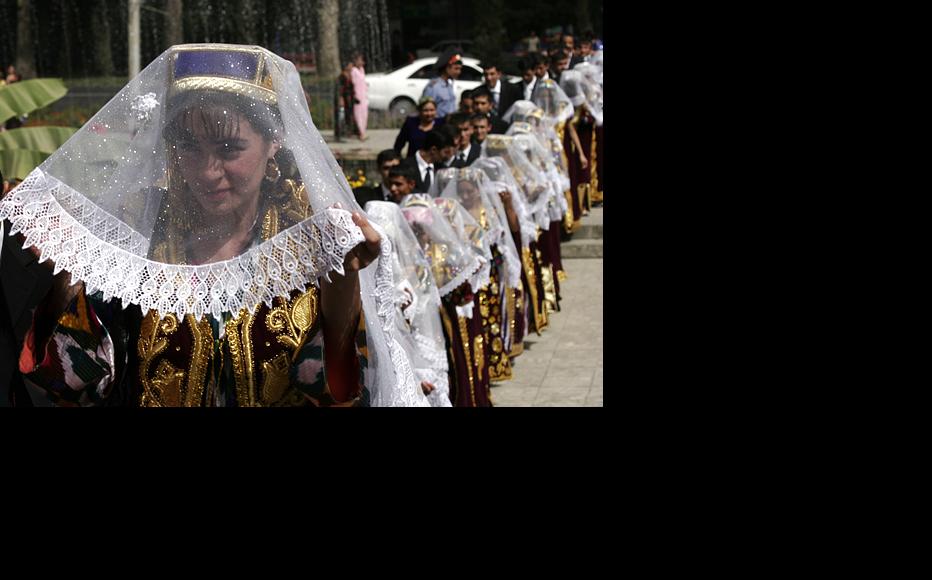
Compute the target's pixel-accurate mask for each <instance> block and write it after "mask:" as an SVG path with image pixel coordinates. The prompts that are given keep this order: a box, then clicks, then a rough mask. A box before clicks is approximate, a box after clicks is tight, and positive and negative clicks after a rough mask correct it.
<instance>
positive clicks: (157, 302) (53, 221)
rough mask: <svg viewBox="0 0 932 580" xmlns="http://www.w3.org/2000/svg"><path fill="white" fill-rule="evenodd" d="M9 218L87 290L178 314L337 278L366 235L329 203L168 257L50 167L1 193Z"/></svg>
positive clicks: (219, 308)
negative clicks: (206, 249)
mask: <svg viewBox="0 0 932 580" xmlns="http://www.w3.org/2000/svg"><path fill="white" fill-rule="evenodd" d="M0 219H9V220H10V223H11V224H12V228H11V231H10V235H13V234H16V233H19V232H22V233H23V235H25V237H26V241H25V243H24V247H29V246H35V247H37V248H38V249H39V250H40V252H41V255H40V258H39V261H40V262H44V261H45V260H53V261H54V262H55V268H54V271H55V273H56V274H57V273H58V272H59V271H61V270H67V271H68V272H70V273H71V279H72V283H74V282H77V281H83V282H84V284H85V286H86V290H87V292H88V294H92V293H94V292H97V291H101V292H102V293H103V297H104V300H109V299H111V298H119V299H120V300H121V301H122V303H123V306H124V307H125V306H127V305H128V304H138V305H139V306H140V307H141V308H142V310H143V312H146V311H148V310H156V311H158V312H159V314H160V315H163V316H164V315H167V314H171V313H173V314H176V315H177V316H178V317H181V316H183V315H185V314H193V315H194V316H195V317H196V318H200V317H201V316H202V315H204V314H211V315H213V316H214V317H215V318H218V319H219V318H221V316H222V313H224V312H233V313H235V312H238V311H239V310H240V309H242V308H252V307H253V306H255V305H256V304H258V303H259V302H265V303H266V304H267V305H268V306H270V307H271V304H272V300H273V298H275V297H283V298H285V297H288V296H289V295H290V294H291V292H292V291H294V290H304V289H305V288H306V287H307V285H308V284H310V283H315V284H316V283H317V279H318V278H319V277H320V276H324V277H325V278H326V279H327V280H329V279H330V276H329V273H330V272H331V271H334V272H337V273H339V274H341V275H342V274H343V273H344V271H343V259H344V258H345V256H346V253H347V252H349V251H350V250H351V249H352V248H353V247H354V246H355V245H356V244H358V243H359V242H361V241H363V240H364V237H363V235H362V231H361V230H360V229H359V227H357V226H356V225H355V224H354V223H353V219H352V214H351V213H350V212H348V211H346V210H342V209H334V208H329V209H326V210H324V211H322V212H319V213H317V214H315V215H313V216H312V217H311V218H310V219H308V220H305V221H303V222H301V223H300V224H297V225H295V226H292V227H291V228H289V229H287V230H285V231H283V232H281V233H279V234H278V235H277V236H275V237H274V238H272V239H270V240H268V241H266V242H263V243H262V244H260V245H258V246H256V247H254V248H252V249H250V250H249V251H247V252H245V253H244V254H242V255H240V256H237V257H236V258H233V259H231V260H226V261H223V262H216V263H213V264H203V265H199V266H187V265H176V264H164V263H161V262H155V261H152V260H149V259H147V258H146V257H145V254H146V252H147V251H148V241H147V240H146V238H145V237H144V236H141V235H140V234H139V233H138V232H135V231H134V230H132V229H131V228H129V227H128V226H126V224H124V223H123V222H121V221H120V220H118V219H117V218H115V217H113V216H112V215H110V214H108V213H107V212H105V211H104V210H102V209H101V208H100V207H98V206H96V205H95V204H93V203H92V202H91V201H90V200H88V199H87V198H86V197H84V196H83V195H81V194H80V193H78V192H76V191H74V190H73V189H71V188H70V187H68V186H67V185H65V184H64V183H62V182H60V181H58V180H57V179H55V178H54V177H52V176H50V175H47V174H45V173H44V172H43V171H42V170H41V169H35V170H34V171H33V172H32V173H30V174H29V176H28V177H27V178H26V180H25V181H23V183H22V184H21V185H20V186H19V187H17V188H16V190H15V191H14V192H12V193H11V194H9V195H7V197H6V198H5V199H4V200H3V201H2V202H0ZM389 272H390V269H389Z"/></svg>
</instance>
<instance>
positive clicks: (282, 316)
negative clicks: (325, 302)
mask: <svg viewBox="0 0 932 580" xmlns="http://www.w3.org/2000/svg"><path fill="white" fill-rule="evenodd" d="M316 320H317V292H316V288H313V287H312V288H311V289H310V290H308V291H307V292H305V293H303V294H301V295H300V296H298V297H297V298H295V299H293V300H291V301H289V302H284V301H281V303H279V305H278V306H276V307H275V308H273V309H272V310H271V311H269V314H268V316H266V318H265V325H266V328H268V329H269V330H270V331H272V332H275V333H279V334H278V335H277V336H276V337H275V340H277V341H278V342H279V344H282V345H284V346H286V347H288V348H290V349H291V350H292V360H294V359H295V358H296V357H297V355H298V351H299V350H300V349H301V345H303V344H304V341H305V340H306V338H307V333H308V331H309V330H311V328H312V327H313V326H314V322H315V321H316Z"/></svg>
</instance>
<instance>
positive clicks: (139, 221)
mask: <svg viewBox="0 0 932 580" xmlns="http://www.w3.org/2000/svg"><path fill="white" fill-rule="evenodd" d="M335 204H340V206H341V207H342V209H339V208H337V207H334V206H335ZM358 209H359V206H358V205H357V204H356V202H355V200H354V198H353V195H352V191H351V190H350V187H349V184H348V183H347V182H346V179H345V178H344V177H343V172H342V170H341V169H340V167H339V166H338V165H337V163H336V160H335V159H334V158H333V155H332V154H331V153H330V150H329V149H328V148H327V146H326V144H325V143H324V140H323V139H322V138H321V136H320V134H319V133H318V131H317V129H316V128H315V126H314V123H313V121H312V120H311V116H310V112H309V110H308V105H307V101H306V99H305V96H304V89H303V87H302V85H301V80H300V77H299V76H298V72H297V70H296V69H295V67H294V65H293V64H292V63H291V62H289V61H286V60H284V59H282V58H280V57H278V56H277V55H275V54H273V53H271V52H269V51H267V50H265V49H263V48H261V47H256V46H237V45H220V44H192V45H180V46H175V47H172V48H170V49H168V50H167V51H165V52H164V53H163V54H162V55H161V56H159V57H158V58H157V59H155V61H153V62H152V63H151V64H149V65H148V66H147V67H146V68H145V69H144V70H143V71H142V72H141V73H140V74H139V75H138V76H136V77H135V78H134V79H133V80H132V81H130V82H129V84H127V85H126V86H125V87H124V88H123V89H122V90H121V91H120V92H119V93H118V94H117V95H116V96H115V97H114V98H113V99H112V100H111V101H110V102H108V103H107V104H106V105H105V106H104V107H103V108H102V109H101V110H100V111H99V112H98V113H97V114H96V115H94V117H93V118H91V119H90V121H88V122H87V123H86V124H85V125H84V126H83V127H81V129H79V130H78V131H77V132H76V133H75V134H74V135H73V136H72V137H71V139H69V140H68V141H67V142H66V143H65V144H64V145H63V146H62V147H61V148H60V149H59V150H58V151H56V152H55V153H54V154H53V155H52V156H50V157H49V158H48V159H47V160H46V161H45V162H43V163H42V164H41V165H40V166H39V167H38V168H37V169H35V170H34V171H33V172H32V173H31V174H30V175H29V176H28V177H27V178H26V180H25V181H24V182H23V183H22V184H21V185H20V186H19V187H18V188H17V189H16V190H15V191H13V192H11V194H9V195H8V196H7V197H6V198H5V199H4V200H3V201H2V203H0V216H2V218H3V219H10V221H11V223H12V224H13V228H12V231H11V232H10V233H11V234H12V233H17V232H22V233H23V234H24V235H25V237H26V244H25V245H26V246H27V247H28V246H36V247H37V248H38V249H39V250H40V251H41V259H42V260H45V259H48V258H50V259H52V260H54V262H55V269H56V271H58V270H62V269H63V270H66V271H68V272H69V273H70V274H71V280H72V282H74V281H77V280H80V281H83V282H84V284H85V287H86V290H87V292H88V294H93V293H95V292H98V291H99V292H101V294H102V296H103V299H105V300H108V299H111V298H117V299H120V300H121V301H122V304H123V305H124V307H125V306H126V305H128V304H131V303H132V304H138V305H139V306H140V307H141V308H142V310H143V312H146V311H148V310H150V309H151V310H157V311H158V312H159V313H161V314H163V315H165V314H168V313H174V314H176V315H179V316H180V315H184V314H193V315H194V316H195V317H200V316H202V315H204V314H210V315H212V316H214V317H216V318H220V316H221V315H222V313H224V312H231V313H236V312H238V311H240V310H241V309H243V308H252V307H254V306H255V305H257V304H258V303H260V302H265V303H266V304H269V305H270V304H271V301H272V300H273V298H275V297H288V296H289V294H290V293H291V292H292V291H294V290H304V289H305V288H306V287H307V285H308V284H317V283H318V282H317V281H318V277H320V276H324V277H328V278H329V275H330V272H338V273H342V272H343V265H342V264H343V260H344V256H345V254H346V253H347V252H348V251H349V250H350V249H352V248H353V247H354V246H355V245H356V244H357V243H359V242H361V241H362V240H363V236H362V232H361V231H360V229H359V228H358V227H357V226H356V225H355V224H354V223H353V221H352V217H351V214H350V212H351V211H354V210H358ZM250 224H251V227H250ZM237 226H239V227H241V228H242V227H246V228H250V229H249V230H248V233H249V234H250V236H251V237H250V236H246V237H245V238H244V239H243V240H242V241H240V240H239V239H235V238H232V237H231V232H233V231H235V230H236V228H237ZM390 258H391V253H390V247H389V245H388V244H383V247H382V254H381V257H380V259H378V260H377V261H375V262H374V263H372V264H370V266H369V267H368V268H366V269H365V270H364V271H362V272H360V286H361V290H362V302H363V309H364V312H365V317H366V324H367V331H368V341H369V344H368V347H369V348H368V353H369V369H368V371H367V372H366V378H367V379H366V380H367V387H368V388H369V391H370V395H371V397H372V399H371V400H372V402H373V404H375V405H407V404H418V401H417V397H416V393H415V392H413V391H412V387H416V384H415V383H414V379H413V374H412V372H411V368H410V365H409V364H407V362H406V361H405V356H404V352H403V351H402V349H401V348H400V346H399V345H398V344H397V343H396V342H395V341H394V339H393V331H394V328H393V327H394V307H393V305H392V303H391V292H392V288H391V286H392V276H391V261H390Z"/></svg>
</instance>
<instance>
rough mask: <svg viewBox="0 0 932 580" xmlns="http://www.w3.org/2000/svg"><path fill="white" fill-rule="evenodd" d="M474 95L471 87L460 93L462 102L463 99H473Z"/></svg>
mask: <svg viewBox="0 0 932 580" xmlns="http://www.w3.org/2000/svg"><path fill="white" fill-rule="evenodd" d="M472 95H473V90H471V89H467V90H465V91H463V92H462V94H460V102H462V101H463V99H472Z"/></svg>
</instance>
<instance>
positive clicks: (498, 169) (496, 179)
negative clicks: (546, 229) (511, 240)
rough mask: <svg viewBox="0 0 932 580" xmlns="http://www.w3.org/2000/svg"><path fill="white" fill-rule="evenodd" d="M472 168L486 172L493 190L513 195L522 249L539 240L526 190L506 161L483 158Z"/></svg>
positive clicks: (512, 199)
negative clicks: (520, 184)
mask: <svg viewBox="0 0 932 580" xmlns="http://www.w3.org/2000/svg"><path fill="white" fill-rule="evenodd" d="M471 167H474V168H476V169H480V170H482V171H484V172H485V174H486V175H487V176H488V178H489V179H490V180H491V186H492V189H493V190H495V191H507V192H508V193H510V194H511V205H512V207H513V208H514V211H515V214H516V215H517V216H518V228H519V230H520V233H521V235H520V238H519V239H520V240H521V247H522V248H527V247H530V243H531V242H532V241H534V240H535V239H537V224H536V223H535V222H534V216H533V214H532V213H531V210H530V208H529V207H528V203H527V198H526V197H525V195H524V190H523V189H522V188H521V187H520V186H519V185H518V182H517V181H515V177H514V175H512V173H511V170H510V169H509V168H508V165H507V164H506V163H505V160H504V159H503V158H501V157H481V158H479V159H476V161H475V162H474V163H473V164H472V166H471ZM506 219H507V217H506Z"/></svg>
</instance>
